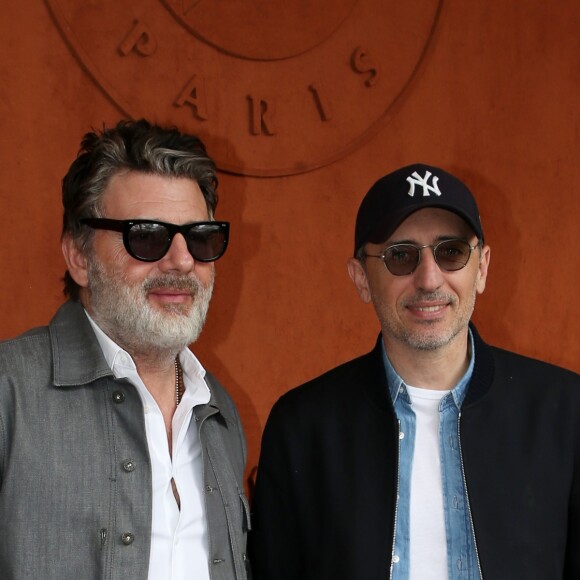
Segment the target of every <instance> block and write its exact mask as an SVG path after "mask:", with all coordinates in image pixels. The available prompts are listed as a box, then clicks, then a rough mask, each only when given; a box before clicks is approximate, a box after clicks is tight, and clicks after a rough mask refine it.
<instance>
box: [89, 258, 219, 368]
mask: <svg viewBox="0 0 580 580" xmlns="http://www.w3.org/2000/svg"><path fill="white" fill-rule="evenodd" d="M88 277H89V301H90V310H91V316H92V317H93V319H94V320H95V322H96V323H97V324H98V325H99V327H100V328H101V330H103V332H105V334H107V335H108V336H109V337H110V338H111V339H112V340H113V341H115V342H116V343H117V344H118V345H119V346H120V347H122V348H123V349H125V350H126V351H127V352H129V353H130V354H132V355H136V354H139V355H146V356H150V357H151V356H154V357H163V356H166V355H172V356H175V354H177V353H178V352H179V351H181V350H182V349H183V348H185V347H186V346H187V345H188V344H191V343H193V342H195V341H196V340H197V339H198V337H199V335H200V333H201V331H202V329H203V326H204V323H205V319H206V316H207V311H208V308H209V303H210V300H211V296H212V292H213V282H214V275H213V274H212V277H211V280H210V282H209V283H208V284H207V285H203V284H202V283H201V282H200V281H199V280H198V279H197V278H194V277H190V276H180V275H176V274H167V275H164V276H156V277H151V278H147V279H145V280H144V281H142V282H141V283H139V284H133V285H132V284H130V283H128V282H126V281H125V280H124V279H123V277H122V275H121V274H120V273H116V272H114V271H113V272H111V271H107V269H106V268H105V267H104V266H103V264H101V263H98V262H97V261H96V260H94V259H92V258H89V260H88ZM153 289H173V290H182V291H186V292H189V293H190V294H191V297H192V303H191V304H188V305H185V304H168V305H165V306H163V307H160V308H153V307H152V306H151V304H150V303H149V301H148V300H147V296H148V294H149V292H150V291H151V290H153Z"/></svg>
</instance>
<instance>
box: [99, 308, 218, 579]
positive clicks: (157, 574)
mask: <svg viewBox="0 0 580 580" xmlns="http://www.w3.org/2000/svg"><path fill="white" fill-rule="evenodd" d="M87 317H88V319H89V321H90V323H91V325H92V327H93V330H94V331H95V334H96V336H97V340H98V341H99V345H100V346H101V349H102V351H103V355H104V356H105V360H106V361H107V363H108V364H109V366H110V367H111V370H112V371H113V374H114V375H115V377H116V378H126V379H128V380H129V381H130V382H131V383H133V385H135V387H136V388H137V391H138V393H139V395H140V397H141V401H142V402H143V414H144V419H145V431H146V435H147V445H148V447H149V455H150V457H151V471H152V487H153V489H152V499H153V513H152V521H151V552H150V559H149V576H148V579H149V580H185V579H186V578H188V579H189V578H192V577H194V578H196V580H209V544H208V531H207V522H206V516H205V503H204V491H203V489H204V486H203V457H202V449H201V444H200V441H199V436H198V432H197V427H196V426H197V423H196V422H195V421H192V420H191V419H192V415H193V407H195V406H196V405H201V404H206V403H208V402H209V400H210V396H211V395H210V391H209V388H208V386H207V384H206V383H205V380H204V377H205V369H204V368H203V367H202V365H201V363H200V362H199V361H198V360H197V358H196V357H195V355H194V354H193V353H192V352H191V351H190V350H189V349H188V348H184V349H183V350H182V351H181V352H180V353H179V360H180V362H181V366H182V368H183V382H184V386H185V392H184V393H183V397H182V399H181V402H180V403H179V406H178V407H177V409H176V411H175V414H174V416H173V420H172V433H173V435H172V438H173V441H172V455H171V454H170V453H169V446H168V443H167V434H166V431H165V423H164V421H163V415H162V413H161V410H160V409H159V406H158V405H157V402H156V401H155V399H154V398H153V396H152V395H151V393H150V392H149V391H148V390H147V387H146V386H145V384H144V383H143V381H142V380H141V378H140V377H139V375H138V373H137V368H136V366H135V363H134V362H133V359H132V358H131V356H130V355H129V353H127V352H126V351H124V350H123V349H122V348H121V347H120V346H118V345H117V344H116V343H115V342H114V341H113V340H111V339H110V338H109V337H108V336H107V335H106V334H105V333H104V332H103V331H102V330H101V329H100V328H99V327H98V326H97V324H96V323H95V322H94V321H93V320H92V319H91V317H90V316H89V315H88V314H87ZM172 456H173V459H172ZM171 479H173V480H174V481H175V484H176V486H177V490H178V492H179V496H180V501H181V509H179V508H178V506H177V502H176V500H175V497H174V495H173V489H172V487H171Z"/></svg>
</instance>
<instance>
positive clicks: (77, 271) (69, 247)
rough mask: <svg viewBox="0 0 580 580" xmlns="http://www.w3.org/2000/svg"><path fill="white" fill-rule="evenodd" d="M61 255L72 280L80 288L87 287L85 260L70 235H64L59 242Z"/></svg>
mask: <svg viewBox="0 0 580 580" xmlns="http://www.w3.org/2000/svg"><path fill="white" fill-rule="evenodd" d="M61 248H62V255H63V256H64V261H65V262H66V267H67V269H68V272H69V274H70V275H71V276H72V279H73V280H74V281H75V282H76V283H77V284H78V285H79V286H80V287H81V288H86V287H87V286H88V285H89V277H88V266H87V258H86V256H85V255H84V253H83V252H82V251H81V250H80V249H79V247H78V245H77V243H76V242H75V240H73V238H72V237H71V236H70V235H65V236H64V237H63V239H62V242H61Z"/></svg>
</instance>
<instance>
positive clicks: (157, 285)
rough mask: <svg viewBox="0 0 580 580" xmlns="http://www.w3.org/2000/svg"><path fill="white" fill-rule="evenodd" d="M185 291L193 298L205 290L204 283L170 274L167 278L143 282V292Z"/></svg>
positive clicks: (156, 278)
mask: <svg viewBox="0 0 580 580" xmlns="http://www.w3.org/2000/svg"><path fill="white" fill-rule="evenodd" d="M160 289H161V290H185V291H186V292H189V293H190V294H191V295H192V296H195V295H196V294H198V293H199V292H200V291H202V290H203V289H204V286H203V285H202V283H201V282H200V281H199V280H198V279H197V278H195V277H191V276H178V275H176V274H168V275H166V276H156V277H154V278H149V279H147V280H145V282H143V290H144V291H145V292H150V291H151V290H160Z"/></svg>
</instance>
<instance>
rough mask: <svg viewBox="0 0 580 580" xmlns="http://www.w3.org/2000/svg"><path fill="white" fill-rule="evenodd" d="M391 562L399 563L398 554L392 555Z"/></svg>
mask: <svg viewBox="0 0 580 580" xmlns="http://www.w3.org/2000/svg"><path fill="white" fill-rule="evenodd" d="M393 563H394V564H398V563H399V556H397V555H395V556H393Z"/></svg>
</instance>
